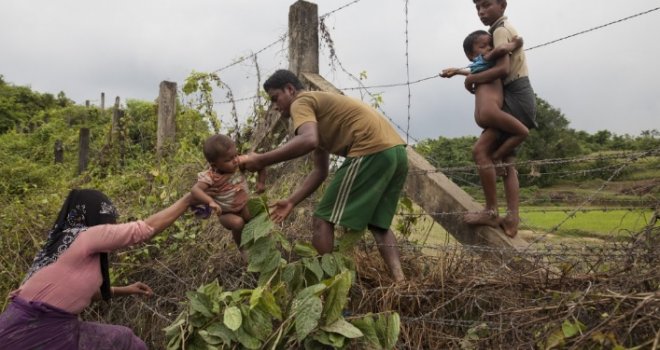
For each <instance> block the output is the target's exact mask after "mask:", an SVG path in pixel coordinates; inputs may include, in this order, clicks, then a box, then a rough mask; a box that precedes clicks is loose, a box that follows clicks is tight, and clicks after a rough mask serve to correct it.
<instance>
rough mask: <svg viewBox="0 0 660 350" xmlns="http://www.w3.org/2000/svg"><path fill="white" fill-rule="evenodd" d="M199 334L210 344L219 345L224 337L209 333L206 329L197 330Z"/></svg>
mask: <svg viewBox="0 0 660 350" xmlns="http://www.w3.org/2000/svg"><path fill="white" fill-rule="evenodd" d="M197 334H199V336H200V337H202V339H204V341H205V342H206V343H207V344H210V345H218V344H220V343H222V342H223V341H222V338H220V337H216V336H214V335H211V334H209V332H208V331H205V330H200V331H198V332H197Z"/></svg>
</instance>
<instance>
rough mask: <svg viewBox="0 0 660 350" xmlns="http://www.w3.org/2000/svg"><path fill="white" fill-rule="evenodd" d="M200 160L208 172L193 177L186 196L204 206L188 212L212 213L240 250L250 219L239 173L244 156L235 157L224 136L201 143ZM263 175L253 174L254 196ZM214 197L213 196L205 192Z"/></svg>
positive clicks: (233, 147)
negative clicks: (201, 155)
mask: <svg viewBox="0 0 660 350" xmlns="http://www.w3.org/2000/svg"><path fill="white" fill-rule="evenodd" d="M203 151H204V157H205V158H206V160H207V161H208V162H209V168H208V169H207V170H205V171H202V172H200V173H198V174H197V183H195V185H193V187H192V189H191V190H190V192H191V193H192V195H193V197H194V198H195V199H197V200H199V201H202V202H203V203H206V205H202V206H196V207H194V208H192V209H193V210H194V211H195V212H196V213H197V214H198V216H201V217H208V216H209V215H210V214H211V212H215V213H216V215H218V217H219V219H220V223H221V224H222V226H223V227H225V228H226V229H228V230H230V231H231V233H232V237H233V239H234V242H236V246H237V247H239V248H240V246H241V233H242V232H243V226H245V223H247V222H248V221H250V219H251V218H252V215H251V214H250V211H249V210H248V207H247V202H248V197H249V196H248V184H247V180H246V178H245V176H244V175H243V173H242V171H238V170H239V169H240V170H242V164H243V163H244V162H245V160H246V159H247V157H248V156H247V155H238V154H237V151H236V144H234V142H233V141H232V140H231V139H230V138H229V137H227V136H225V135H219V134H218V135H213V136H211V137H209V138H207V139H206V141H204V148H203ZM265 180H266V172H265V170H261V171H259V172H258V174H257V184H256V189H255V192H257V193H262V192H264V190H265V189H266V186H265ZM209 190H211V191H210V192H212V193H215V194H214V195H213V196H211V195H209V194H207V191H209Z"/></svg>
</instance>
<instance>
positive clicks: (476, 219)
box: [463, 210, 500, 227]
mask: <svg viewBox="0 0 660 350" xmlns="http://www.w3.org/2000/svg"><path fill="white" fill-rule="evenodd" d="M463 222H465V223H466V224H468V225H487V226H491V227H498V226H499V225H500V220H498V216H497V213H496V212H495V211H494V210H484V211H480V212H477V213H465V215H463Z"/></svg>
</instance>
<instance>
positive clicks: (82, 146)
mask: <svg viewBox="0 0 660 350" xmlns="http://www.w3.org/2000/svg"><path fill="white" fill-rule="evenodd" d="M87 164H89V129H88V128H81V129H80V137H79V139H78V175H80V174H82V173H83V172H84V171H85V170H87Z"/></svg>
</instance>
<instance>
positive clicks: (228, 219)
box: [220, 213, 247, 258]
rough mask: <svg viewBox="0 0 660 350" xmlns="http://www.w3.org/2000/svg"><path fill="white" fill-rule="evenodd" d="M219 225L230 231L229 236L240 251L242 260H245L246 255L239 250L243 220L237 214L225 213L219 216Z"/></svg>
mask: <svg viewBox="0 0 660 350" xmlns="http://www.w3.org/2000/svg"><path fill="white" fill-rule="evenodd" d="M220 223H221V224H222V226H223V227H224V228H226V229H228V230H230V231H231V236H232V238H233V239H234V242H235V243H236V247H237V248H238V249H239V250H240V251H241V255H243V258H247V255H246V253H245V252H244V251H243V249H242V248H241V234H242V233H243V227H244V226H245V220H244V219H243V218H242V217H241V216H240V215H237V214H234V213H227V214H222V215H220Z"/></svg>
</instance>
